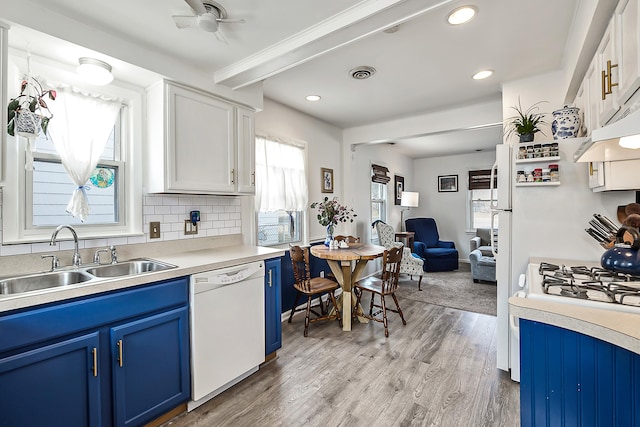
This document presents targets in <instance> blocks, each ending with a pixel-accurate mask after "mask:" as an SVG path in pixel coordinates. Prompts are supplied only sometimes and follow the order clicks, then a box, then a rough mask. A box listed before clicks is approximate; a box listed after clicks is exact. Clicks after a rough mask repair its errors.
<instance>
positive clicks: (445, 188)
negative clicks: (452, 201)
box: [438, 175, 458, 193]
mask: <svg viewBox="0 0 640 427" xmlns="http://www.w3.org/2000/svg"><path fill="white" fill-rule="evenodd" d="M456 191H458V175H440V176H438V192H439V193H447V192H456Z"/></svg>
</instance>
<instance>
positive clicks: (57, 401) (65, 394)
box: [0, 332, 103, 427]
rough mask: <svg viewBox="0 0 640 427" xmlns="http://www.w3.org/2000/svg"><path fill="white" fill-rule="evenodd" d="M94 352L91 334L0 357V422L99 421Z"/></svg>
mask: <svg viewBox="0 0 640 427" xmlns="http://www.w3.org/2000/svg"><path fill="white" fill-rule="evenodd" d="M99 351H103V349H101V348H100V345H99V340H98V333H97V332H95V333H91V334H87V335H83V336H80V337H76V338H71V339H68V340H65V341H61V342H58V343H56V344H52V345H48V346H45V347H42V348H37V349H34V350H30V351H27V352H24V353H19V354H15V355H13V356H10V357H6V358H4V359H0V426H12V427H16V426H47V425H63V426H65V427H67V426H68V427H71V426H78V427H83V426H98V425H100V412H101V410H100V404H101V402H100V400H101V399H100V371H101V370H102V366H100V365H99V364H98V352H99ZM94 353H95V359H94ZM94 361H95V363H96V365H95V367H94ZM94 368H95V370H94Z"/></svg>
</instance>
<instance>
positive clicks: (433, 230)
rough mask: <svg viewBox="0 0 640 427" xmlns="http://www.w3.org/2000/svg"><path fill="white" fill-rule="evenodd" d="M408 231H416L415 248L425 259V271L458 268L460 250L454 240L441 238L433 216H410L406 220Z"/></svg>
mask: <svg viewBox="0 0 640 427" xmlns="http://www.w3.org/2000/svg"><path fill="white" fill-rule="evenodd" d="M405 224H406V226H407V231H413V232H414V233H415V241H414V244H413V249H414V252H415V253H416V255H418V256H419V257H420V258H422V259H423V260H424V265H423V268H424V271H430V272H431V271H452V270H457V269H458V250H457V249H456V245H455V244H454V243H453V242H447V241H442V240H440V236H439V234H438V227H437V225H436V221H435V220H434V219H433V218H410V219H407V220H406V221H405Z"/></svg>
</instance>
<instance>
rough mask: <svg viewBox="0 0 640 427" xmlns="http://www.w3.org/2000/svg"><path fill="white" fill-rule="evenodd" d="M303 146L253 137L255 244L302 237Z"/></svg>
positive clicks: (304, 200)
mask: <svg viewBox="0 0 640 427" xmlns="http://www.w3.org/2000/svg"><path fill="white" fill-rule="evenodd" d="M306 175H307V173H306V145H305V144H303V143H298V142H293V141H286V140H282V139H280V138H275V137H268V136H256V210H257V217H258V219H257V221H258V227H257V231H258V236H257V240H258V245H260V246H272V245H279V244H285V243H292V242H300V241H302V239H303V229H302V227H303V224H304V211H305V210H306V207H307V203H308V191H307V178H306Z"/></svg>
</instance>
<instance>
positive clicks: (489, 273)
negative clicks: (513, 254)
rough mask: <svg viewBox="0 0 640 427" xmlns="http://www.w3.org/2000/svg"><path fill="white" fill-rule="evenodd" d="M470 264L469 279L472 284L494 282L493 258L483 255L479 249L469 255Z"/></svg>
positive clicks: (494, 260) (494, 266) (494, 268)
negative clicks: (471, 280)
mask: <svg viewBox="0 0 640 427" xmlns="http://www.w3.org/2000/svg"><path fill="white" fill-rule="evenodd" d="M469 263H470V264H471V278H472V279H473V282H474V283H479V282H494V283H495V281H496V259H495V258H494V257H493V256H486V255H483V254H482V252H481V251H480V249H475V250H473V251H471V253H470V254H469Z"/></svg>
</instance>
